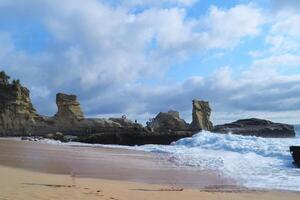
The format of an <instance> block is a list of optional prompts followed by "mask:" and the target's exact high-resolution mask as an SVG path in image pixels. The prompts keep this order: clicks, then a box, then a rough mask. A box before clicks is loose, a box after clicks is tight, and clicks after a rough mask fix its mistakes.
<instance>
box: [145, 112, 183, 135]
mask: <svg viewBox="0 0 300 200" xmlns="http://www.w3.org/2000/svg"><path fill="white" fill-rule="evenodd" d="M147 126H148V127H149V128H150V129H151V130H153V131H156V132H168V131H186V130H188V128H189V126H188V123H186V122H185V121H184V120H183V119H181V118H180V116H179V112H177V111H173V110H171V111H168V112H167V113H165V112H160V113H159V114H158V115H157V116H156V117H155V118H154V119H152V120H151V121H150V122H148V123H147Z"/></svg>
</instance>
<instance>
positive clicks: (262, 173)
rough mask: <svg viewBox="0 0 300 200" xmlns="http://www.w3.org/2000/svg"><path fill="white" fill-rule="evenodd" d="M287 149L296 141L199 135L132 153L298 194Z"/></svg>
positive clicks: (299, 177)
mask: <svg viewBox="0 0 300 200" xmlns="http://www.w3.org/2000/svg"><path fill="white" fill-rule="evenodd" d="M291 145H300V138H299V137H298V138H293V139H291V138H289V139H271V138H259V137H252V136H239V135H231V134H229V135H222V134H216V133H210V132H201V133H199V134H196V135H194V136H193V137H191V138H184V139H181V140H179V141H177V142H175V143H173V144H172V145H170V146H159V145H145V146H141V147H136V148H135V149H139V150H144V151H151V152H166V153H168V156H169V157H170V160H172V161H173V162H175V163H176V164H178V165H183V166H193V167H200V168H203V169H216V170H219V171H221V172H223V173H224V174H226V175H228V176H231V177H233V178H235V180H237V181H239V182H240V183H241V184H244V185H245V186H247V187H250V188H266V189H267V188H268V189H286V190H298V191H300V170H299V169H297V168H295V167H294V166H293V164H292V162H293V160H292V157H291V155H290V152H289V146H291Z"/></svg>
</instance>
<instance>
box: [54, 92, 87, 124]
mask: <svg viewBox="0 0 300 200" xmlns="http://www.w3.org/2000/svg"><path fill="white" fill-rule="evenodd" d="M56 104H57V109H58V111H57V113H56V114H55V116H54V117H55V118H57V120H64V121H80V120H83V119H84V114H83V112H82V110H81V107H80V104H79V102H78V101H77V97H76V96H75V95H67V94H63V93H58V94H57V95H56Z"/></svg>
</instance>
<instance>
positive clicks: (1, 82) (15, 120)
mask: <svg viewBox="0 0 300 200" xmlns="http://www.w3.org/2000/svg"><path fill="white" fill-rule="evenodd" d="M40 119H41V116H39V115H38V114H37V113H36V110H35V109H34V107H33V105H32V103H31V100H30V96H29V90H28V89H27V88H25V87H22V86H21V84H20V83H19V81H13V82H12V83H10V82H9V77H8V76H6V75H5V74H3V72H2V73H1V75H0V135H10V134H14V133H19V132H26V133H29V132H30V131H31V129H32V128H33V126H34V125H35V123H36V121H37V120H40Z"/></svg>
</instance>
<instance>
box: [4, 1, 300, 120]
mask: <svg viewBox="0 0 300 200" xmlns="http://www.w3.org/2000/svg"><path fill="white" fill-rule="evenodd" d="M0 70H5V71H6V73H7V74H9V75H10V76H11V77H13V78H16V79H20V80H21V83H22V84H23V85H25V86H26V87H28V88H29V89H30V90H31V97H32V101H33V103H34V105H35V107H36V109H37V110H38V112H39V113H41V114H44V115H49V116H51V115H53V114H55V112H56V110H57V108H56V104H55V95H56V93H57V92H64V93H70V94H76V95H77V96H78V99H79V101H80V103H81V105H82V108H83V110H84V112H85V114H86V116H88V117H109V116H114V117H115V116H121V115H123V114H126V115H127V116H128V117H129V118H131V119H137V120H138V121H139V122H143V123H144V122H145V121H147V120H148V119H149V118H152V117H154V116H155V115H156V114H157V113H158V112H160V111H164V112H165V111H168V110H178V111H179V112H180V114H181V117H183V118H184V119H186V121H188V122H189V121H190V120H191V112H192V100H193V99H201V100H206V101H209V103H210V106H211V108H212V116H211V117H212V121H213V123H214V124H220V123H224V122H230V121H234V120H237V119H241V118H250V117H256V118H264V119H269V120H273V121H276V122H284V123H291V124H300V1H298V0H285V1H282V0H257V1H249V0H228V1H217V0H211V1H209V0H159V1H158V0H43V1H41V0H0Z"/></svg>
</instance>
